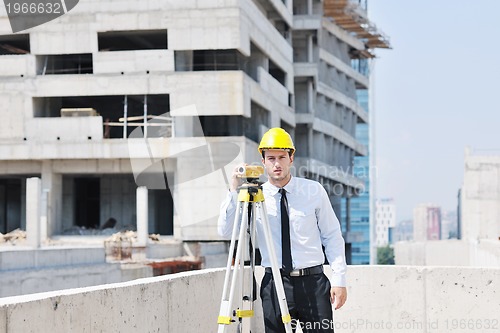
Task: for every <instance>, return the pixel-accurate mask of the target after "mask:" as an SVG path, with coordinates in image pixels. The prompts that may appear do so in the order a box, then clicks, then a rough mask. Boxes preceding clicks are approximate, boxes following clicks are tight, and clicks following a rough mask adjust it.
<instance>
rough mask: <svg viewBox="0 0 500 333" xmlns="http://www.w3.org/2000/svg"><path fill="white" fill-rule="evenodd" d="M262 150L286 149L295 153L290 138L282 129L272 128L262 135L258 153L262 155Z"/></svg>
mask: <svg viewBox="0 0 500 333" xmlns="http://www.w3.org/2000/svg"><path fill="white" fill-rule="evenodd" d="M264 149H287V150H290V151H291V152H292V154H293V153H294V152H295V146H294V145H293V141H292V137H291V136H290V134H288V133H287V131H285V130H284V129H282V128H279V127H274V128H271V129H270V130H269V131H267V132H266V133H264V135H263V136H262V140H260V144H259V152H260V153H261V154H262V150H264Z"/></svg>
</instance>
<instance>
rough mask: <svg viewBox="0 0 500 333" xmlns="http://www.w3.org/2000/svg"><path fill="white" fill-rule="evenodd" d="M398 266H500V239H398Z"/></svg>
mask: <svg viewBox="0 0 500 333" xmlns="http://www.w3.org/2000/svg"><path fill="white" fill-rule="evenodd" d="M394 254H395V259H396V265H422V266H476V267H500V242H498V241H494V240H488V239H481V240H477V241H466V240H456V239H449V240H440V241H426V242H398V243H396V244H395V246H394Z"/></svg>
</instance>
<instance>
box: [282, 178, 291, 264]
mask: <svg viewBox="0 0 500 333" xmlns="http://www.w3.org/2000/svg"><path fill="white" fill-rule="evenodd" d="M279 192H280V193H281V200H280V209H281V262H282V264H283V270H284V271H285V272H290V271H292V270H293V266H292V251H291V249H290V219H289V217H288V201H287V200H286V190H285V189H283V188H281V189H280V190H279Z"/></svg>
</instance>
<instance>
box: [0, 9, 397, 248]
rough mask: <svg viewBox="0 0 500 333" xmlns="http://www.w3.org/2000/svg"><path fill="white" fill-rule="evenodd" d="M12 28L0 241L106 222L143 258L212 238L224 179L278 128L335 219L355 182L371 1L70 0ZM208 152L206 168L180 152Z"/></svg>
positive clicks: (38, 238) (6, 30)
mask: <svg viewBox="0 0 500 333" xmlns="http://www.w3.org/2000/svg"><path fill="white" fill-rule="evenodd" d="M1 10H3V9H1ZM10 31H11V30H10V26H9V23H8V20H7V17H6V14H5V12H0V54H1V55H0V116H1V121H0V161H1V162H0V232H2V233H6V232H9V231H11V230H14V229H16V228H20V229H24V230H26V229H27V231H28V240H30V239H31V241H30V242H29V245H32V246H35V247H38V246H42V247H43V246H46V245H47V244H48V243H47V242H48V240H59V241H62V242H65V243H67V244H68V243H69V244H70V243H71V242H78V239H79V237H80V236H79V235H74V234H72V232H71V231H72V230H81V229H82V228H85V230H97V229H100V228H103V226H105V224H107V223H108V225H109V223H111V224H112V225H113V226H114V228H115V229H117V230H120V229H131V230H137V231H138V233H140V235H142V236H139V240H140V242H139V243H140V245H141V246H148V240H147V235H148V234H152V233H155V234H160V235H162V236H170V237H172V238H173V239H176V240H179V241H214V240H219V237H218V236H217V232H216V227H215V225H216V220H217V214H218V207H219V204H220V202H221V199H222V198H223V197H224V195H225V191H226V190H227V189H226V184H227V177H228V176H227V174H229V173H230V172H231V166H232V165H233V164H234V163H236V162H237V161H247V162H258V161H260V158H259V156H258V154H257V149H256V148H257V143H258V141H259V139H260V137H261V135H262V134H263V133H264V132H265V131H266V130H267V129H268V128H271V127H275V126H280V127H283V128H285V129H286V130H288V131H289V132H290V133H291V134H292V136H293V137H294V139H295V143H296V145H297V156H296V157H297V158H296V169H295V173H296V174H298V175H300V176H305V177H309V178H313V179H317V180H319V181H320V182H322V183H323V184H324V185H325V187H326V188H327V190H328V192H329V194H330V196H331V200H332V205H333V206H334V208H335V210H336V211H337V214H339V216H340V210H341V209H342V207H341V205H340V198H341V197H342V196H349V193H352V192H353V189H355V188H356V187H358V186H362V182H361V181H360V180H359V179H357V178H356V177H354V176H353V175H352V169H351V168H350V166H351V164H352V159H353V157H354V156H355V155H363V154H365V153H366V147H364V146H363V145H362V144H360V143H359V142H358V141H357V140H356V138H355V127H356V124H359V123H367V122H368V115H367V113H366V112H365V111H364V110H363V109H362V107H361V106H360V105H359V104H358V102H357V101H356V91H357V90H367V89H368V88H369V87H368V77H367V75H368V74H367V71H365V70H364V68H366V66H367V64H368V62H369V59H370V58H372V57H373V53H372V50H373V49H374V48H377V47H388V46H389V45H388V41H387V39H386V38H385V37H384V36H383V35H382V34H381V33H380V32H378V30H377V29H376V28H375V27H374V26H373V24H371V23H370V22H369V21H368V19H367V15H366V1H347V0H338V1H334V0H324V1H320V0H296V1H293V2H292V1H291V0H286V1H280V0H227V1H222V2H221V1H216V0H204V1H182V2H180V1H177V0H155V1H152V0H146V1H140V2H138V1H132V0H129V1H122V2H119V3H118V2H113V1H102V0H99V1H98V0H81V1H80V2H79V4H78V5H77V7H76V8H74V9H73V10H72V11H71V12H69V13H68V14H66V15H63V16H62V17H60V18H58V19H56V20H54V21H51V22H49V23H47V24H44V25H41V26H38V27H36V28H33V29H31V30H28V31H26V32H24V33H19V34H12V33H11V32H10ZM152 118H154V119H153V120H157V121H158V122H157V123H152V122H151V121H150V120H151V119H152ZM138 128H139V129H140V131H139V132H138V133H139V136H134V135H132V134H133V133H134V130H137V129H138ZM200 129H201V130H202V131H200ZM136 133H137V131H136ZM228 142H230V143H233V144H234V145H236V146H237V147H238V149H237V150H236V151H231V149H225V148H227V147H228V146H225V145H224V144H225V143H228ZM207 146H208V147H209V148H210V154H211V155H210V158H209V159H207V156H206V155H203V154H197V153H196V154H183V152H185V151H187V150H190V149H194V148H196V147H207ZM208 160H210V161H211V162H212V164H213V165H212V166H213V168H212V171H213V172H212V176H213V177H212V179H208V178H206V177H202V176H203V173H204V172H205V171H203V170H201V171H200V168H202V167H203V166H204V165H206V164H207V163H208V162H207V161H208ZM214 161H215V162H214ZM152 165H156V166H158V165H160V169H159V170H161V172H160V174H161V175H160V176H158V172H156V171H158V169H155V168H153V167H152V168H148V166H152ZM135 166H138V167H135ZM214 166H217V167H214ZM154 170H156V171H154ZM350 170H351V171H350ZM190 173H191V174H192V175H191V176H190ZM205 173H210V172H205ZM150 174H152V175H153V176H152V177H149V178H148V177H147V176H151V175H150ZM142 176H144V177H142ZM158 177H159V178H158ZM37 178H38V179H39V180H38V181H37V180H36V179H37ZM167 180H170V181H167ZM172 182H177V183H176V185H175V186H173V184H172ZM347 223H348V221H347ZM346 230H347V231H346V232H347V236H348V233H349V228H348V227H347V229H346ZM30 235H31V236H30ZM144 235H145V236H144ZM347 240H349V237H347Z"/></svg>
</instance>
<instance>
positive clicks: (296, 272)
mask: <svg viewBox="0 0 500 333" xmlns="http://www.w3.org/2000/svg"><path fill="white" fill-rule="evenodd" d="M259 151H260V152H261V154H262V163H263V164H264V166H265V168H266V171H267V174H268V179H269V180H268V181H267V182H266V183H264V184H263V185H262V188H263V193H264V198H265V205H266V208H267V213H268V220H269V226H270V229H271V238H272V242H273V244H274V247H275V252H276V256H277V259H278V265H279V266H280V267H281V268H282V269H281V276H282V280H283V286H284V289H285V295H286V299H287V303H288V308H289V311H290V315H291V316H292V318H293V319H294V320H297V319H298V320H300V322H301V327H302V330H303V332H304V333H307V332H309V333H310V332H333V322H332V305H331V303H334V304H335V308H336V309H339V308H340V307H342V305H344V303H345V301H346V299H347V290H346V287H345V286H346V281H345V271H346V263H345V252H344V239H343V238H342V232H341V229H340V223H339V221H338V219H337V217H336V216H335V213H334V211H333V209H332V206H331V203H330V200H329V198H328V194H327V193H326V191H325V189H324V188H323V186H322V185H321V184H320V183H318V182H316V181H312V180H308V179H304V178H297V177H292V175H291V174H290V168H291V166H292V163H293V158H294V155H293V154H294V152H295V147H294V145H293V142H292V139H291V137H290V135H289V134H288V133H287V132H286V131H285V130H283V129H281V128H272V129H270V130H269V131H268V132H266V133H265V134H264V136H263V137H262V140H261V142H260V145H259ZM236 175H237V174H236V172H235V173H234V174H233V179H232V184H231V192H230V193H229V194H228V196H227V198H226V200H225V201H224V202H223V204H222V206H221V214H220V217H219V223H218V229H219V234H220V235H221V236H224V237H230V236H231V233H232V229H233V224H234V216H235V213H236V212H235V210H236V207H237V198H236V196H237V193H236V189H237V187H238V185H239V181H238V178H237V177H236ZM257 237H258V243H259V246H260V252H261V255H262V265H263V266H264V267H266V273H265V275H264V278H263V280H262V284H261V291H260V296H261V299H262V306H263V310H264V324H265V328H266V333H277V332H285V329H284V325H283V323H282V319H281V312H280V308H279V303H278V298H277V296H276V290H275V286H274V282H273V276H272V273H271V270H270V266H271V264H270V259H269V252H268V249H267V247H266V242H265V241H264V233H263V228H262V223H261V220H260V218H259V216H257ZM322 246H324V248H325V252H324V253H325V254H326V257H327V259H328V262H329V264H330V267H331V268H332V271H333V274H332V278H331V281H329V280H328V278H327V277H326V276H325V274H324V273H323V266H322V265H323V263H324V254H323V249H322Z"/></svg>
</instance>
